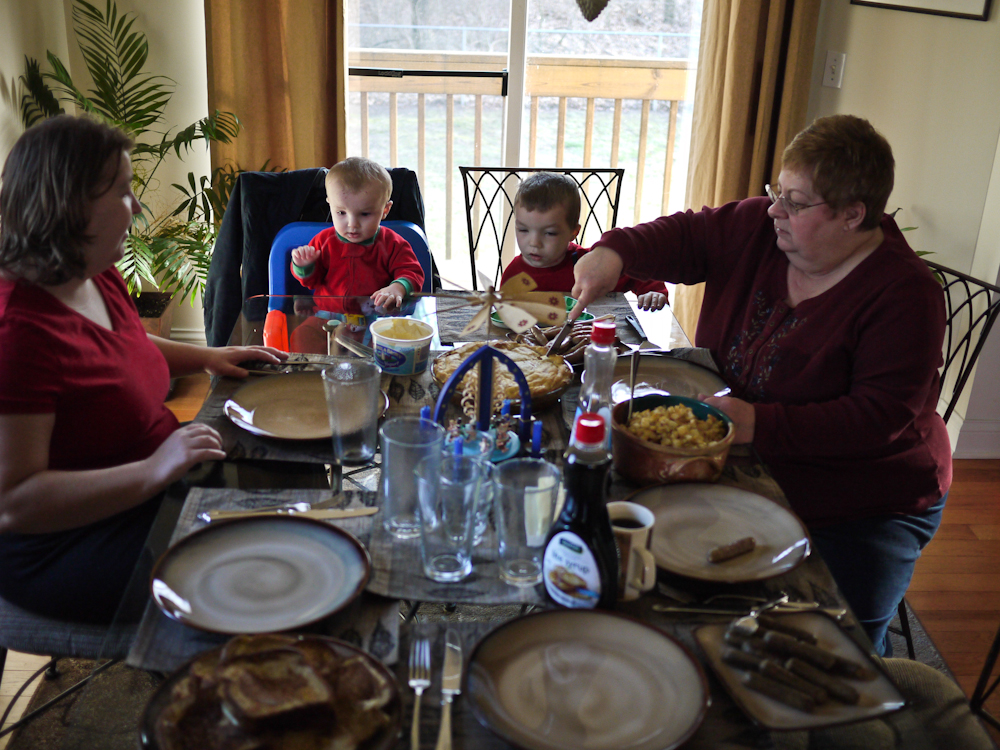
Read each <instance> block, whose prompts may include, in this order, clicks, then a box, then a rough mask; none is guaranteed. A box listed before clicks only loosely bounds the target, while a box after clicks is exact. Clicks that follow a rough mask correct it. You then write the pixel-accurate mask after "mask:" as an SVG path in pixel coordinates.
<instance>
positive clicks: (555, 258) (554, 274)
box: [500, 172, 667, 310]
mask: <svg viewBox="0 0 1000 750" xmlns="http://www.w3.org/2000/svg"><path fill="white" fill-rule="evenodd" d="M579 233H580V188H579V187H578V186H577V184H576V183H575V182H574V181H573V180H572V178H570V177H569V176H567V175H563V174H557V173H554V172H535V173H534V174H532V175H530V176H528V177H526V178H525V179H524V181H523V182H521V184H520V186H519V187H518V188H517V193H516V194H515V196H514V236H515V238H516V239H517V247H518V250H520V251H521V254H520V255H519V256H517V257H516V258H514V260H512V261H511V262H510V264H508V266H507V267H506V268H505V269H504V272H503V276H502V277H501V279H500V286H503V284H504V282H506V281H507V280H508V279H511V278H513V277H514V276H517V275H518V274H519V273H526V274H528V275H529V276H530V277H531V278H532V279H534V281H535V283H536V284H538V290H539V291H543V292H570V291H572V290H573V284H574V278H573V266H575V265H576V262H577V261H578V260H579V259H580V258H581V257H583V255H584V254H586V253H588V252H590V249H589V248H584V247H581V246H580V245H577V244H576V243H575V242H573V240H574V239H575V238H576V236H577V235H578V234H579ZM614 291H616V292H626V291H630V292H635V293H636V295H638V298H639V303H638V304H639V307H641V308H642V309H643V310H659V309H661V308H662V307H663V306H664V305H666V304H667V287H666V285H665V284H664V283H663V282H662V281H642V280H639V279H633V278H631V277H629V276H625V275H622V277H621V279H619V281H618V285H617V286H616V287H615V288H614Z"/></svg>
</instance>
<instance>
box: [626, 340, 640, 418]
mask: <svg viewBox="0 0 1000 750" xmlns="http://www.w3.org/2000/svg"><path fill="white" fill-rule="evenodd" d="M641 356H642V352H641V351H640V350H639V349H633V350H632V361H631V363H630V365H629V371H628V391H629V392H628V417H627V418H626V420H625V422H626V424H627V423H629V422H631V421H632V402H633V401H635V379H636V376H637V375H638V374H639V357H641Z"/></svg>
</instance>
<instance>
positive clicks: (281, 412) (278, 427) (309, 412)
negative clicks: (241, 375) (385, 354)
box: [222, 372, 389, 440]
mask: <svg viewBox="0 0 1000 750" xmlns="http://www.w3.org/2000/svg"><path fill="white" fill-rule="evenodd" d="M381 393H382V396H381V398H382V405H381V407H380V411H379V416H381V415H382V414H385V411H386V409H388V408H389V396H387V395H386V393H385V391H382V392H381ZM222 410H223V413H224V414H225V415H226V416H227V417H229V419H230V420H231V421H232V422H233V424H235V425H236V426H237V427H242V428H243V429H244V430H246V431H247V432H252V433H253V434H254V435H263V436H264V437H272V438H282V439H284V440H319V439H322V438H329V437H332V435H333V432H332V430H331V429H330V417H329V415H328V414H327V410H326V392H325V391H324V390H323V375H322V373H320V372H293V373H288V374H282V375H268V376H267V377H262V378H260V379H258V380H254V381H252V382H250V383H247V384H246V385H244V386H242V387H241V388H240V389H239V390H238V391H236V393H234V394H233V396H232V398H230V399H229V400H228V401H226V403H225V405H224V406H223V407H222Z"/></svg>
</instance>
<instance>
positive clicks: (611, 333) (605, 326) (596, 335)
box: [590, 320, 615, 344]
mask: <svg viewBox="0 0 1000 750" xmlns="http://www.w3.org/2000/svg"><path fill="white" fill-rule="evenodd" d="M590 340H591V341H593V342H594V343H595V344H613V343H615V324H614V323H613V322H612V321H610V320H598V321H595V322H594V326H593V328H591V329H590Z"/></svg>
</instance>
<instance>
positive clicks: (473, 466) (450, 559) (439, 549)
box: [416, 455, 484, 583]
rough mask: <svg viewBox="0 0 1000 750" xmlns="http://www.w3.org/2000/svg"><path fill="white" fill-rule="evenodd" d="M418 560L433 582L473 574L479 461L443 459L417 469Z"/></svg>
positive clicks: (481, 469) (427, 460) (425, 462)
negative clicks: (474, 520)
mask: <svg viewBox="0 0 1000 750" xmlns="http://www.w3.org/2000/svg"><path fill="white" fill-rule="evenodd" d="M416 474H417V486H418V491H419V497H420V503H419V506H418V515H419V516H420V556H421V559H422V561H423V565H424V574H425V575H426V576H427V577H428V578H430V579H431V580H432V581H439V582H441V583H451V582H454V581H461V580H462V579H463V578H465V577H466V576H467V575H469V573H471V572H472V526H473V519H474V517H475V512H476V498H477V496H478V494H479V486H480V484H481V482H482V480H483V474H484V464H483V461H482V459H480V458H478V457H476V456H467V455H457V456H456V455H451V456H448V455H445V456H443V457H441V458H440V459H439V460H434V459H433V458H432V457H427V458H425V459H423V460H422V461H421V462H420V463H419V464H418V465H417V470H416Z"/></svg>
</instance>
